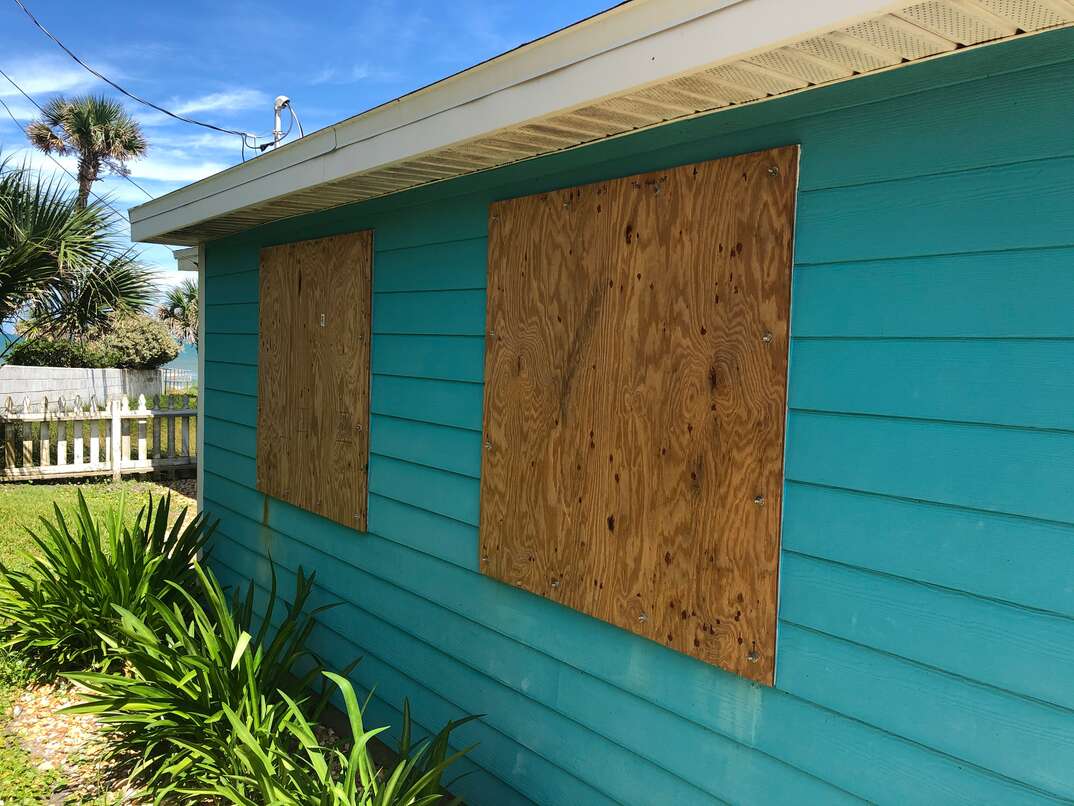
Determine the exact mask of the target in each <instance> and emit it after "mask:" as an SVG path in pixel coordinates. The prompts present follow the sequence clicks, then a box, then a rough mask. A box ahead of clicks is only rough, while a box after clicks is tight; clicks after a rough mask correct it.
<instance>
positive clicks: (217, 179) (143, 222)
mask: <svg viewBox="0 0 1074 806" xmlns="http://www.w3.org/2000/svg"><path fill="white" fill-rule="evenodd" d="M1072 23H1074V0H1019V2H1017V3H1012V2H1009V0H927V1H926V2H917V3H907V2H905V1H903V2H897V3H891V2H879V1H878V0H809V2H799V1H798V0H674V2H671V0H633V2H628V3H624V4H622V5H619V6H616V7H615V8H612V9H610V10H609V11H606V12H604V13H602V14H598V15H596V16H594V17H590V18H589V19H587V20H584V21H582V22H580V23H577V24H575V25H572V26H570V27H568V28H564V29H562V30H560V31H557V32H556V33H554V34H550V35H549V36H546V37H544V38H542V39H539V40H536V41H534V42H531V43H529V44H527V45H523V46H521V47H518V48H516V49H514V50H512V51H509V52H508V53H505V54H503V55H502V56H498V57H496V58H494V59H491V60H489V61H487V62H483V63H482V64H479V65H477V66H475V67H472V68H470V69H468V70H465V71H463V72H461V73H457V74H455V75H453V76H451V77H449V78H446V79H444V80H442V81H439V82H437V83H435V84H431V85H429V86H428V87H425V88H423V89H420V90H418V91H416V92H413V93H410V94H409V95H406V96H403V97H402V98H399V99H397V100H395V101H391V102H389V103H387V104H384V105H382V106H378V107H376V108H374V109H371V110H369V111H368V112H364V113H362V114H360V115H357V116H355V117H352V118H349V119H347V120H344V121H342V122H340V123H337V124H335V125H333V126H329V127H327V128H324V129H321V130H319V131H317V132H315V133H313V134H310V135H308V136H306V137H303V138H301V139H299V140H296V141H294V142H293V143H289V144H287V145H285V146H282V147H280V148H278V149H276V150H273V151H270V152H268V153H266V154H264V155H262V156H259V157H257V158H256V159H253V160H250V161H248V162H245V163H242V164H240V165H236V166H234V167H232V168H229V169H228V170H226V171H222V172H221V173H218V174H215V175H213V176H210V177H208V178H207V179H204V180H202V181H200V182H196V183H194V184H191V185H187V186H186V187H183V188H180V189H179V190H176V191H174V192H172V193H169V194H167V195H166V196H162V197H160V198H158V199H154V200H153V201H150V202H148V203H146V204H142V205H140V206H138V207H135V208H132V209H131V211H130V221H131V238H132V240H135V241H144V242H154V243H169V244H196V243H200V242H204V241H207V240H211V239H214V238H218V237H222V236H226V235H230V234H234V233H237V232H241V231H243V230H245V229H249V228H251V227H254V226H258V225H260V224H264V223H268V222H271V221H275V220H279V219H282V218H288V217H291V216H295V215H301V214H304V213H310V212H315V211H318V210H325V209H328V208H331V207H337V206H339V205H343V204H350V203H353V202H357V201H363V200H366V199H371V198H375V197H377V196H384V195H388V194H391V193H397V192H400V191H403V190H407V189H409V188H413V187H417V186H420V185H424V184H428V183H431V182H438V181H443V180H446V179H451V178H454V177H457V176H462V175H464V174H468V173H473V172H476V171H483V170H488V169H491V168H497V167H500V166H502V165H506V164H509V163H512V162H517V161H518V160H522V159H529V158H531V157H535V156H540V155H543V154H549V153H552V152H555V151H561V150H563V149H567V148H574V147H577V146H581V145H585V144H587V143H592V142H595V141H599V140H603V139H605V138H608V137H613V136H618V135H622V134H627V133H630V132H633V131H637V130H639V129H643V128H648V127H650V126H656V125H661V124H664V123H667V122H670V121H674V120H680V119H683V118H686V117H691V116H695V115H701V114H711V113H713V112H718V111H720V110H724V109H729V108H733V107H735V106H740V105H742V104H747V103H756V102H759V101H764V100H768V99H771V98H775V97H778V96H782V95H786V94H789V93H794V92H801V91H804V90H808V89H811V88H813V87H817V86H821V85H826V84H831V83H834V82H838V81H845V80H848V79H851V78H854V77H856V76H859V75H863V74H867V73H872V72H876V71H879V70H886V69H891V68H895V67H899V66H902V65H905V64H907V63H910V62H914V61H918V60H922V59H927V58H931V57H934V56H938V55H943V54H946V53H950V52H952V51H954V50H956V49H958V48H960V47H964V46H971V45H978V44H981V43H985V42H995V41H1001V40H1003V39H1007V38H1010V37H1014V36H1018V35H1021V34H1023V33H1033V32H1037V31H1040V30H1043V29H1045V28H1053V27H1059V26H1063V25H1070V24H1072Z"/></svg>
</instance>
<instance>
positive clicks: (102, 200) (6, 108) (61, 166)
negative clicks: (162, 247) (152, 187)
mask: <svg viewBox="0 0 1074 806" xmlns="http://www.w3.org/2000/svg"><path fill="white" fill-rule="evenodd" d="M0 106H2V107H4V111H5V112H7V114H8V117H10V118H11V119H12V120H13V121H14V122H15V125H16V126H18V127H19V128H20V129H22V128H23V126H22V124H21V123H19V119H18V118H17V117H15V113H14V112H12V111H11V107H10V106H8V105H7V103H6V102H5V101H4V99H3V98H0ZM23 131H25V129H23ZM45 156H46V157H48V158H49V159H50V160H52V161H53V162H54V163H56V167H57V168H59V169H60V170H61V171H63V172H64V173H65V174H67V175H68V176H69V177H71V178H72V179H74V180H75V181H76V182H77V181H78V177H77V176H75V175H74V174H73V173H72V172H71V171H70V170H68V169H67V168H66V167H65V166H64V164H63V163H62V162H60V161H59V160H58V159H56V158H55V157H54V156H52V155H51V154H48V153H46V154H45ZM89 194H90V195H91V196H92V197H93V198H95V199H96V200H97V201H98V202H100V203H101V204H102V205H104V206H105V207H107V208H108V209H109V210H111V211H112V212H113V213H115V214H116V215H117V216H119V217H120V218H122V219H125V218H126V216H125V215H124V214H123V213H121V212H120V211H119V210H117V209H116V208H115V207H113V206H112V205H111V203H109V202H108V200H107V199H105V198H103V197H102V196H98V195H97V194H96V193H94V192H93V191H92V190H91V191H90V192H89Z"/></svg>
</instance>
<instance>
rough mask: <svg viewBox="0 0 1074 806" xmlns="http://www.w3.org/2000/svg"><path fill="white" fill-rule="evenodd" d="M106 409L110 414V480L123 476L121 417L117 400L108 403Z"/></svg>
mask: <svg viewBox="0 0 1074 806" xmlns="http://www.w3.org/2000/svg"><path fill="white" fill-rule="evenodd" d="M108 410H109V412H110V413H111V415H112V481H119V480H120V479H121V478H122V477H123V440H122V439H121V437H122V432H123V419H122V417H121V416H120V414H121V412H120V406H119V401H118V400H113V401H112V402H111V403H109V404H108Z"/></svg>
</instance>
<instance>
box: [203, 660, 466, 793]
mask: <svg viewBox="0 0 1074 806" xmlns="http://www.w3.org/2000/svg"><path fill="white" fill-rule="evenodd" d="M324 674H325V676H326V677H327V678H329V679H330V680H331V681H332V682H333V683H335V684H336V686H337V687H338V688H339V690H340V693H341V694H342V696H343V703H344V707H345V709H346V713H347V719H348V722H349V723H350V730H351V739H352V744H351V747H350V750H349V751H347V752H344V751H343V750H341V749H340V748H338V747H325V746H323V745H322V744H321V743H320V742H319V741H318V739H317V735H316V733H315V732H314V730H313V725H312V724H311V722H310V721H309V719H308V718H307V716H306V713H305V711H304V710H303V708H302V707H301V706H300V705H299V704H298V703H296V702H294V701H293V700H291V699H290V698H289V697H287V695H286V694H283V693H282V692H281V696H283V697H284V698H285V699H286V700H287V710H286V712H285V713H284V714H283V716H282V718H281V719H280V721H279V724H278V726H277V732H276V734H275V735H274V736H272V737H271V738H272V741H271V742H268V743H266V742H264V741H263V740H261V739H259V738H258V737H257V736H255V735H254V734H253V733H251V732H250V731H248V730H246V729H245V725H244V724H243V723H242V720H241V719H239V717H238V716H237V715H236V714H234V713H232V712H231V711H230V710H229V711H227V712H226V715H227V718H228V720H229V721H230V722H231V724H232V726H233V728H234V729H235V733H236V735H237V737H238V739H239V741H240V742H241V744H240V746H239V748H238V750H237V753H238V756H239V758H240V760H241V762H242V765H243V767H244V768H245V774H243V775H234V776H231V777H230V778H227V779H225V780H224V781H223V782H222V783H221V784H220V785H218V786H216V787H214V788H212V789H209V790H206V791H205V792H204V793H203V794H205V795H211V796H215V797H219V798H223V799H225V800H227V801H228V802H230V803H234V804H237V806H255V805H256V804H259V803H271V804H277V806H429V805H430V804H436V803H441V802H442V801H443V800H445V795H444V790H443V787H442V779H443V776H444V773H445V772H446V771H447V769H448V768H449V767H450V766H451V765H452V764H454V763H455V762H456V761H458V760H459V759H460V758H462V757H463V756H464V755H465V754H466V753H468V752H469V751H470V750H471V749H472V747H468V748H466V749H464V750H460V751H458V752H455V753H451V752H450V749H449V747H448V740H449V738H450V736H451V733H452V732H453V731H454V730H455V729H456V728H458V727H459V726H460V725H463V724H465V723H466V722H469V721H470V720H471V719H474V718H476V717H466V718H465V719H459V720H455V721H452V722H449V723H448V724H447V725H445V726H444V728H443V729H442V730H441V731H440V732H439V733H438V734H437V735H436V736H434V737H432V738H430V739H426V740H425V741H423V742H419V743H417V744H411V721H410V706H409V704H408V703H404V704H403V725H402V741H401V743H400V748H399V759H398V761H397V762H396V764H395V766H394V767H392V768H391V769H390V770H382V769H379V768H378V767H377V765H376V764H375V763H374V762H373V759H372V757H371V755H370V747H369V745H370V742H371V740H372V739H373V738H374V737H375V736H377V735H378V734H380V733H383V732H384V731H385V730H387V728H386V727H381V728H374V729H372V730H366V729H365V726H364V722H363V711H364V710H365V707H364V706H362V705H359V703H358V698H357V696H356V695H355V693H354V687H353V686H352V685H351V683H350V681H349V680H347V678H346V677H343V676H342V675H338V674H333V673H332V672H325V673H324ZM370 696H372V695H370ZM368 703H369V700H368V699H367V700H366V703H365V704H366V705H368ZM451 803H452V804H458V803H461V800H460V799H459V798H455V799H453V800H452V801H451Z"/></svg>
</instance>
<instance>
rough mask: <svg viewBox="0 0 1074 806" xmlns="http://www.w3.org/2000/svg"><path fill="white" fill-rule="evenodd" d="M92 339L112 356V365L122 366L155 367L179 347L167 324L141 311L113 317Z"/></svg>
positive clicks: (169, 357) (166, 359) (164, 362)
mask: <svg viewBox="0 0 1074 806" xmlns="http://www.w3.org/2000/svg"><path fill="white" fill-rule="evenodd" d="M95 343H96V345H97V346H98V347H99V348H100V349H101V350H103V351H104V352H105V353H109V354H111V355H113V356H115V361H116V363H115V364H113V366H116V367H121V368H123V369H156V368H157V367H159V366H161V365H163V364H167V363H168V362H169V361H171V360H172V359H174V358H175V357H176V356H177V355H179V350H180V349H181V347H180V345H179V342H177V341H176V340H175V337H174V336H173V335H172V334H171V331H169V330H168V326H167V325H165V324H164V323H163V322H158V321H157V320H156V319H152V318H150V317H148V316H146V315H145V314H141V313H139V314H129V315H126V316H117V317H114V318H113V319H112V322H111V323H110V324H109V325H108V326H107V327H106V328H103V329H102V331H101V332H100V333H99V334H98V335H97V337H96V339H95Z"/></svg>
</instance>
